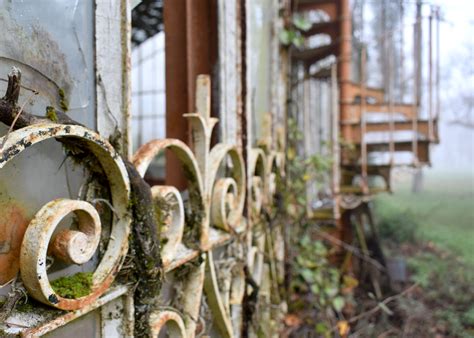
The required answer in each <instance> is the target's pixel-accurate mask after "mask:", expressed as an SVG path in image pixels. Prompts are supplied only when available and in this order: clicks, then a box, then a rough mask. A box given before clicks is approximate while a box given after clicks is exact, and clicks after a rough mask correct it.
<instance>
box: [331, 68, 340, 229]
mask: <svg viewBox="0 0 474 338" xmlns="http://www.w3.org/2000/svg"><path fill="white" fill-rule="evenodd" d="M338 97H339V95H338V92H337V64H333V65H332V66H331V115H332V133H331V134H332V158H333V161H332V191H333V196H334V210H333V212H334V218H335V219H336V221H337V220H339V219H340V218H341V210H340V201H341V196H340V179H341V173H340V161H341V150H340V145H339V105H338Z"/></svg>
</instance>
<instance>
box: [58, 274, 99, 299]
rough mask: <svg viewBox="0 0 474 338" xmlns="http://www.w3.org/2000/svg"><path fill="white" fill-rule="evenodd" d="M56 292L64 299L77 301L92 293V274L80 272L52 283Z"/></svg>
mask: <svg viewBox="0 0 474 338" xmlns="http://www.w3.org/2000/svg"><path fill="white" fill-rule="evenodd" d="M51 287H52V288H53V290H54V292H56V293H57V294H58V295H60V296H61V297H63V298H69V299H76V298H81V297H84V296H87V295H88V294H89V293H91V291H92V272H79V273H76V274H75V275H72V276H66V277H61V278H58V279H56V280H54V281H52V282H51Z"/></svg>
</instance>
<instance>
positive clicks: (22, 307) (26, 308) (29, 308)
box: [15, 302, 35, 312]
mask: <svg viewBox="0 0 474 338" xmlns="http://www.w3.org/2000/svg"><path fill="white" fill-rule="evenodd" d="M15 310H17V311H18V312H33V311H34V310H35V307H34V306H33V305H32V304H30V303H28V302H26V303H23V304H19V305H17V306H16V307H15Z"/></svg>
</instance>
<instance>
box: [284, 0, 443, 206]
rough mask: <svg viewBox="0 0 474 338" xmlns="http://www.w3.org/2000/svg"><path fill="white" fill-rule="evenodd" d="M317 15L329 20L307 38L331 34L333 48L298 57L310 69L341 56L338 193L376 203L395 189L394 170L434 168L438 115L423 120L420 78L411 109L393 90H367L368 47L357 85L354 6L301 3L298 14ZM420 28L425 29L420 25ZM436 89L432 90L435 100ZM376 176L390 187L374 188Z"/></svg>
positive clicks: (344, 0) (343, 1) (341, 0)
mask: <svg viewBox="0 0 474 338" xmlns="http://www.w3.org/2000/svg"><path fill="white" fill-rule="evenodd" d="M316 10H319V11H322V12H324V13H325V14H326V17H327V18H328V21H324V22H318V23H314V24H313V25H312V27H311V28H310V29H309V30H307V31H305V32H302V34H303V35H304V36H306V37H312V36H315V35H320V34H325V35H329V36H330V38H331V41H330V43H328V44H326V45H322V46H318V47H316V48H308V49H305V50H299V51H295V52H294V53H293V55H292V56H293V59H294V60H296V61H298V62H302V63H303V64H304V65H305V67H306V68H307V69H309V68H310V67H311V66H312V65H314V64H316V63H317V62H319V61H321V60H323V59H325V58H327V57H329V56H331V55H332V56H335V57H336V60H337V83H338V89H339V128H340V129H339V131H340V137H341V139H342V140H341V144H342V146H341V147H340V153H339V154H335V156H338V157H339V159H338V160H339V167H340V168H339V171H340V173H339V179H338V181H339V187H338V192H339V193H340V194H342V195H344V194H351V195H359V196H366V197H368V198H370V195H372V194H375V193H378V192H383V191H390V190H391V186H390V173H391V170H392V168H393V167H396V166H402V165H403V166H413V167H419V166H422V165H429V164H430V144H432V143H437V142H438V141H439V137H438V124H437V116H436V117H433V116H432V113H431V106H430V116H429V117H428V118H424V119H423V118H420V112H419V111H420V104H419V94H418V93H419V91H420V87H421V86H420V82H419V79H418V80H416V79H415V82H416V83H415V86H414V87H417V88H415V94H414V98H413V103H408V104H407V103H402V102H394V100H393V98H392V97H393V95H392V93H391V90H390V88H385V89H382V88H370V87H367V86H366V65H365V63H366V50H365V48H364V47H362V48H360V53H361V58H360V79H359V81H357V82H354V81H353V80H352V76H351V75H352V74H351V61H352V56H353V45H352V42H351V34H352V28H351V25H352V23H351V15H350V10H349V1H348V0H332V1H330V0H300V1H298V3H297V7H296V11H299V12H300V13H304V12H305V11H316ZM417 19H418V18H417ZM415 25H416V24H415ZM418 29H420V30H421V25H420V24H419V23H418ZM415 34H416V33H415ZM418 34H421V33H419V32H418ZM430 37H431V21H430ZM430 44H431V38H430ZM430 57H431V45H430ZM415 58H416V57H415ZM415 62H416V60H415ZM416 65H419V64H416ZM431 66H432V65H431V59H430V67H431ZM330 74H331V72H330V70H329V69H328V68H324V67H323V68H320V69H319V70H318V71H317V72H316V73H314V74H312V75H311V76H312V77H314V78H317V79H323V78H329V77H330ZM430 77H431V69H430ZM417 81H418V82H417ZM430 81H431V80H430ZM431 90H432V88H431V86H430V100H431V99H432V98H431ZM430 102H431V101H430ZM430 104H431V103H430ZM400 154H403V155H405V158H403V156H399V155H400ZM400 157H401V158H402V159H401V160H400ZM407 157H408V160H407ZM375 177H381V178H382V179H383V181H384V182H385V185H384V186H373V185H372V184H371V182H373V181H375V180H374V178H375Z"/></svg>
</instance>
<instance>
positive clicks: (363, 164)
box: [360, 46, 369, 195]
mask: <svg viewBox="0 0 474 338" xmlns="http://www.w3.org/2000/svg"><path fill="white" fill-rule="evenodd" d="M360 59H361V62H360V76H361V81H360V134H361V135H360V139H361V144H360V147H361V169H362V170H361V174H362V182H361V184H362V192H363V193H364V194H365V195H367V194H369V186H368V180H367V142H366V138H365V137H366V129H367V125H366V123H367V121H366V119H365V109H366V107H365V105H366V97H365V90H366V83H365V82H366V74H365V68H366V67H365V66H366V62H367V49H366V46H363V47H362V50H361V58H360Z"/></svg>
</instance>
